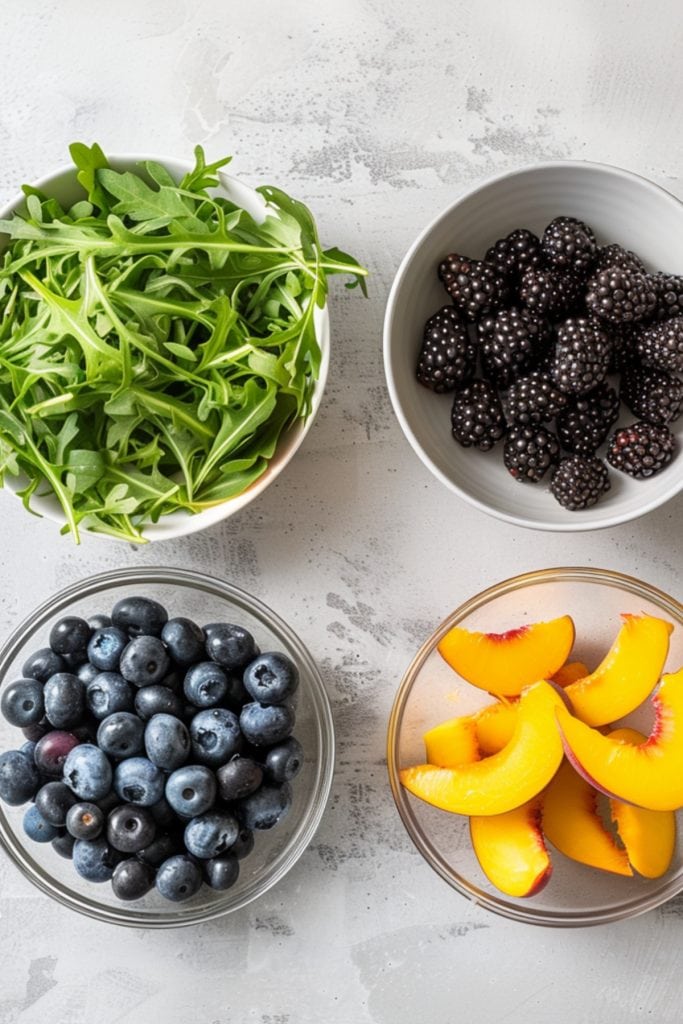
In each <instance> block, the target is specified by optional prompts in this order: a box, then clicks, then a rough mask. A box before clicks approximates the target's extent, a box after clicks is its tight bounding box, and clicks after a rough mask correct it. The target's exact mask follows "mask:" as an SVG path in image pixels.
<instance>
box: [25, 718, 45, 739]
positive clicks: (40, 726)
mask: <svg viewBox="0 0 683 1024" xmlns="http://www.w3.org/2000/svg"><path fill="white" fill-rule="evenodd" d="M51 731H52V730H51V729H50V723H49V722H48V720H47V718H44V719H43V720H42V721H41V722H37V723H36V724H35V725H25V726H24V727H23V728H22V730H21V732H22V735H23V736H24V737H25V738H26V739H27V740H30V741H31V743H37V742H38V740H42V738H43V736H45V735H46V734H47V733H48V732H51Z"/></svg>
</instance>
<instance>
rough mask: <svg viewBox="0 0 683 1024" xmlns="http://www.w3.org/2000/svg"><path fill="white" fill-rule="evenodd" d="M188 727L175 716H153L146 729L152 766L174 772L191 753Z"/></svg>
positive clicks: (147, 748)
mask: <svg viewBox="0 0 683 1024" xmlns="http://www.w3.org/2000/svg"><path fill="white" fill-rule="evenodd" d="M190 746H191V744H190V734H189V732H188V731H187V726H186V725H185V724H184V722H181V721H180V719H179V718H176V717H175V716H174V715H153V716H152V717H151V718H150V720H149V722H148V723H147V726H146V727H145V750H146V752H147V757H148V758H149V759H150V761H151V762H152V764H155V765H156V766H157V767H158V768H163V769H164V771H169V772H170V771H173V770H174V768H180V766H181V764H185V762H186V761H187V758H188V755H189V753H190Z"/></svg>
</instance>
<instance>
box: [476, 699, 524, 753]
mask: <svg viewBox="0 0 683 1024" xmlns="http://www.w3.org/2000/svg"><path fill="white" fill-rule="evenodd" d="M518 708H519V701H514V702H513V703H507V702H504V701H496V703H495V704H489V705H488V706H487V707H485V708H482V709H481V711H478V712H477V713H476V715H474V716H473V717H474V726H475V729H476V732H477V744H478V746H479V750H480V752H481V753H482V754H483V755H484V756H485V757H489V755H490V754H497V753H498V751H499V750H502V749H503V747H505V746H507V744H508V743H509V742H510V740H511V739H512V736H513V733H514V731H515V725H516V723H517V709H518Z"/></svg>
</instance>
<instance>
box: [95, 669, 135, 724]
mask: <svg viewBox="0 0 683 1024" xmlns="http://www.w3.org/2000/svg"><path fill="white" fill-rule="evenodd" d="M134 701H135V691H134V690H133V687H132V686H131V685H130V683H127V682H126V680H125V679H124V678H123V676H121V675H119V673H118V672H100V673H99V674H98V675H96V676H95V678H94V679H93V680H92V682H91V683H88V686H87V688H86V691H85V702H86V704H87V706H88V708H89V709H90V711H92V713H93V715H95V717H96V718H99V719H102V718H107V717H108V716H109V715H113V714H114V712H115V711H132V710H133V708H134V706H135V704H134Z"/></svg>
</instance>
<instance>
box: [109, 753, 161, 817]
mask: <svg viewBox="0 0 683 1024" xmlns="http://www.w3.org/2000/svg"><path fill="white" fill-rule="evenodd" d="M114 789H115V790H116V792H117V793H118V795H119V796H120V797H121V799H122V800H125V801H126V802H127V803H131V804H139V805H140V806H141V807H150V806H151V805H152V804H155V803H156V802H157V801H158V800H161V798H162V796H163V795H164V776H163V773H162V772H161V770H160V769H159V768H157V766H156V765H155V764H152V762H151V761H148V759H147V758H146V757H129V758H128V759H127V760H126V761H121V763H120V764H118V765H117V766H116V771H115V772H114Z"/></svg>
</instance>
